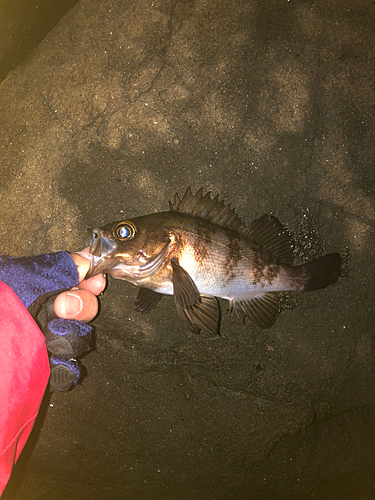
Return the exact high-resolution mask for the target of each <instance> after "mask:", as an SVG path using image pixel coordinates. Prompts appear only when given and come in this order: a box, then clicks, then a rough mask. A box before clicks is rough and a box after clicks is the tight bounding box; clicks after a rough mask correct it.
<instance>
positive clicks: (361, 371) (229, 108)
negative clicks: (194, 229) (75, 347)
mask: <svg viewBox="0 0 375 500" xmlns="http://www.w3.org/2000/svg"><path fill="white" fill-rule="evenodd" d="M374 26H375V24H374V6H373V4H372V3H371V2H363V1H355V0H353V1H350V2H349V1H344V2H343V1H332V2H329V3H327V2H323V3H309V2H304V1H299V0H296V1H293V2H292V1H290V2H289V1H286V0H285V1H279V0H277V1H276V0H273V1H269V2H262V1H260V0H256V1H241V0H240V1H236V2H233V1H229V0H221V1H218V0H209V1H203V0H202V1H164V2H152V1H151V0H147V1H146V0H138V1H137V2H131V1H119V0H118V1H105V0H104V1H101V2H99V1H95V0H90V1H89V0H82V1H81V2H80V3H79V4H77V6H76V7H75V8H74V9H72V10H71V11H70V12H69V13H68V14H67V15H66V16H65V17H64V18H63V19H62V21H61V22H60V23H59V24H58V26H57V27H56V28H55V29H54V30H53V31H52V32H51V33H50V34H49V35H48V36H47V38H46V39H45V40H44V41H43V43H41V44H40V45H39V46H38V48H37V49H36V50H35V51H34V52H33V54H32V55H31V56H30V58H29V59H28V61H27V63H26V64H25V65H24V66H23V67H19V68H18V69H17V70H15V71H14V72H13V73H11V74H9V75H8V77H7V78H6V80H4V82H3V83H2V84H1V87H0V110H1V111H0V122H1V124H0V125H1V131H2V133H1V137H0V157H1V172H2V182H1V185H0V197H1V203H2V217H1V220H0V229H1V234H3V238H2V242H1V249H0V254H1V253H9V254H12V255H23V254H28V255H30V254H37V253H41V252H47V251H53V250H61V249H67V250H69V251H73V250H78V249H80V248H82V247H84V246H85V245H86V244H87V239H86V228H87V227H89V226H91V225H93V224H95V225H97V224H101V223H103V222H110V221H111V220H114V219H117V218H121V217H123V215H124V214H125V216H126V217H133V216H138V215H142V214H146V213H150V212H153V211H160V210H166V209H167V208H168V200H169V199H170V198H172V197H173V196H174V193H175V192H176V191H179V192H180V193H183V191H184V190H185V189H186V187H187V186H189V185H191V186H192V188H193V189H197V188H199V187H200V186H203V187H204V188H205V189H207V190H213V192H214V193H215V194H216V193H220V194H221V195H222V196H224V197H225V198H226V199H227V200H228V201H230V202H231V203H232V205H233V206H235V207H237V209H238V211H239V214H240V216H242V217H243V219H244V220H245V221H246V222H248V223H249V222H251V220H252V219H254V218H256V217H258V216H260V215H262V214H263V213H273V214H274V215H276V216H277V217H278V218H279V219H280V220H281V222H283V223H284V224H285V225H286V226H287V227H288V228H289V229H290V230H291V232H292V234H293V235H294V236H296V238H297V240H298V257H299V258H300V259H303V258H313V257H314V256H316V255H319V254H321V253H324V252H328V251H339V252H341V253H342V254H343V255H344V256H345V276H344V277H342V278H341V279H340V281H339V283H338V284H337V285H335V286H333V287H330V288H328V289H326V290H322V291H318V292H312V293H310V294H306V295H300V296H298V297H297V300H296V304H294V305H293V304H292V301H291V300H290V299H289V301H288V300H287V303H288V304H289V305H290V304H292V305H293V307H292V308H291V309H287V310H285V311H283V312H282V314H281V315H280V317H279V319H278V320H277V322H276V324H275V325H274V326H273V327H272V328H270V329H268V330H265V331H261V330H260V329H258V328H256V327H254V326H253V325H251V324H248V325H245V326H244V325H241V324H240V323H239V322H238V321H237V319H236V318H235V317H233V316H230V314H229V313H228V312H227V309H226V306H224V307H223V318H222V325H221V332H222V336H221V337H217V338H212V337H206V336H204V335H193V334H190V333H189V332H188V331H187V329H186V328H185V326H184V325H183V323H182V322H181V321H180V320H179V319H178V317H177V314H176V311H175V307H174V303H173V300H172V299H171V298H165V299H163V300H162V301H161V303H160V304H159V306H158V307H157V309H155V311H153V312H152V313H150V314H149V315H145V316H143V315H140V314H138V313H135V312H134V310H133V298H134V297H135V295H136V289H135V288H134V287H132V286H131V285H129V284H126V283H123V282H118V281H114V280H110V282H109V286H108V290H107V291H106V293H105V295H104V297H103V299H102V311H101V314H100V316H99V317H98V319H97V320H96V321H95V326H96V338H97V345H96V351H95V352H93V353H91V354H89V355H88V356H87V357H86V358H85V359H84V364H85V366H86V368H87V376H86V378H85V379H84V380H83V382H82V384H81V385H80V386H79V387H77V388H76V389H74V390H73V391H71V392H68V393H64V394H61V393H59V394H54V395H53V396H52V397H51V398H49V397H47V398H46V400H45V402H44V406H43V408H42V411H41V415H40V420H39V422H38V425H37V428H36V429H35V433H34V436H33V438H32V439H31V440H30V442H29V444H28V447H27V449H26V450H25V451H24V454H23V456H22V457H21V460H20V462H19V464H18V466H17V467H16V470H15V471H14V475H13V477H12V480H11V482H10V484H9V487H8V488H7V490H6V492H5V493H4V497H3V498H4V499H5V500H10V499H17V500H34V499H35V500H36V499H38V500H39V499H48V500H49V499H56V500H65V499H68V498H69V500H75V499H82V498H89V499H93V500H94V499H102V498H106V499H118V498H126V499H137V500H138V499H142V500H143V499H144V500H149V499H155V500H156V499H157V500H159V499H163V500H167V499H171V500H172V499H173V500H175V499H178V500H184V499H186V500H193V499H197V500H198V499H199V500H200V499H206V498H207V499H208V498H210V499H218V500H219V499H220V500H223V499H229V498H235V499H240V500H245V499H260V500H262V499H267V500H268V499H270V500H274V499H276V498H277V499H288V500H293V499H296V500H297V499H298V500H299V499H301V498H304V499H305V498H306V499H307V498H308V499H322V498H324V499H336V498H339V499H342V500H345V499H348V500H349V499H350V500H352V499H355V498H358V499H359V498H373V495H374V493H373V491H374V490H373V470H374V467H375V451H374V450H375V430H374V429H375V427H374V424H373V422H374V418H375V405H374V398H375V383H374V375H375V369H374V357H373V329H374V312H373V300H374V293H375V289H374V288H375V287H374V280H373V279H372V276H373V275H374V264H373V261H374V259H373V253H374V252H373V249H374V220H375V208H374V190H373V186H374V182H375V170H374V168H373V159H374V157H375V151H374V140H373V135H374V100H375V99H374V92H373V68H374ZM222 305H223V304H222Z"/></svg>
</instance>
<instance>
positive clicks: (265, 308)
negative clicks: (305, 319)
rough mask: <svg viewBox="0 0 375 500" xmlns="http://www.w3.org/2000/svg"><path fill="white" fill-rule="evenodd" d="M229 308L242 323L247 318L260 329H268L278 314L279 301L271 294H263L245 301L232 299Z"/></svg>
mask: <svg viewBox="0 0 375 500" xmlns="http://www.w3.org/2000/svg"><path fill="white" fill-rule="evenodd" d="M229 307H230V310H231V311H232V310H233V309H234V312H235V313H236V316H237V318H238V319H239V320H240V321H241V322H242V323H244V322H245V318H246V317H247V318H249V319H251V321H253V322H254V323H255V324H256V325H258V326H259V327H260V328H269V327H270V326H272V325H273V323H274V322H275V320H276V318H277V316H278V314H279V299H278V297H277V295H274V294H273V293H263V294H262V295H257V296H256V297H251V298H249V299H245V300H235V299H232V300H231V301H230V305H229Z"/></svg>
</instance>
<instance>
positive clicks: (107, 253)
mask: <svg viewBox="0 0 375 500" xmlns="http://www.w3.org/2000/svg"><path fill="white" fill-rule="evenodd" d="M87 233H88V235H89V238H90V246H89V253H90V268H89V271H88V273H87V274H86V279H88V278H92V277H93V276H96V275H97V274H101V273H102V272H108V271H109V270H110V269H111V267H110V265H108V264H109V263H110V258H111V256H112V252H113V250H115V248H116V242H115V241H114V240H113V239H112V238H111V237H110V235H109V234H103V231H102V230H101V229H97V228H89V229H87Z"/></svg>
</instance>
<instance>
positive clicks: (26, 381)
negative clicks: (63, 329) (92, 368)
mask: <svg viewBox="0 0 375 500" xmlns="http://www.w3.org/2000/svg"><path fill="white" fill-rule="evenodd" d="M49 375H50V368H49V361H48V355H47V349H46V345H45V339H44V336H43V334H42V333H41V331H40V330H39V328H38V327H37V325H36V323H35V322H34V320H33V318H32V317H31V316H30V314H29V312H28V310H27V309H26V307H25V306H24V305H23V304H22V302H21V301H20V300H19V298H18V297H17V295H16V294H15V293H14V292H13V290H12V289H11V288H9V287H8V286H7V285H5V284H4V283H3V282H1V281H0V495H1V493H2V492H3V490H4V488H5V486H6V484H7V482H8V479H9V476H10V474H11V472H12V468H13V465H14V464H15V462H16V461H17V459H18V457H19V455H20V453H21V451H22V449H23V447H24V446H25V443H26V441H27V438H28V437H29V435H30V432H31V430H32V428H33V425H34V422H35V419H36V416H37V414H38V411H39V407H40V404H41V402H42V399H43V395H44V392H45V389H46V386H47V383H48V379H49Z"/></svg>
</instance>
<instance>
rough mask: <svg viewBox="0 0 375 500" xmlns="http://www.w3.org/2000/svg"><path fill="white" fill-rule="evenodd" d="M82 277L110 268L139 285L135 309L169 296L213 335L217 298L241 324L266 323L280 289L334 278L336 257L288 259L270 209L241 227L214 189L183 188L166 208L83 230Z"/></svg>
mask: <svg viewBox="0 0 375 500" xmlns="http://www.w3.org/2000/svg"><path fill="white" fill-rule="evenodd" d="M88 234H89V237H90V247H89V252H90V254H91V262H90V269H89V272H88V274H87V278H89V277H91V276H95V275H96V274H99V273H105V274H109V275H111V276H112V277H114V278H116V279H121V280H125V281H128V282H130V283H132V284H133V285H136V286H137V287H139V291H138V295H137V298H136V299H135V302H134V304H135V309H136V310H137V311H139V312H142V313H146V312H149V311H151V310H152V309H154V308H155V307H156V306H157V304H158V303H159V301H160V299H161V298H162V296H163V295H173V296H174V301H175V305H176V308H177V314H178V316H179V317H180V318H181V319H182V320H183V321H184V322H185V324H186V326H187V327H188V328H189V329H190V330H191V331H192V332H194V333H199V332H200V331H203V332H205V333H207V334H218V333H219V323H220V308H219V303H218V300H217V298H221V299H225V300H227V301H229V308H230V311H231V312H232V311H234V313H235V315H236V316H237V317H238V319H239V320H240V321H241V322H242V323H245V319H246V318H248V319H249V320H251V321H252V322H253V323H255V324H256V325H257V326H258V327H260V328H269V327H270V326H272V325H273V323H274V322H275V320H276V318H277V317H278V315H279V312H280V308H279V294H278V293H277V292H281V291H293V292H309V291H313V290H318V289H321V288H325V287H327V286H329V285H332V284H334V283H336V281H337V280H338V278H339V275H340V268H341V257H340V254H339V253H331V254H328V255H324V256H322V257H319V258H317V259H316V260H313V261H311V262H308V263H305V264H302V265H297V266H294V265H293V254H294V242H293V239H292V237H291V235H290V233H289V232H288V231H287V230H286V229H285V228H284V226H283V225H282V224H281V223H280V222H279V221H278V219H277V218H276V217H274V216H272V215H263V216H261V217H259V218H258V219H255V220H254V221H253V222H252V223H251V224H249V225H248V226H246V225H245V224H244V223H243V222H242V220H241V219H240V218H239V216H238V215H237V213H236V211H235V209H233V208H231V206H230V205H228V204H225V202H224V200H222V201H219V195H217V196H215V197H214V196H213V195H212V193H211V192H207V193H206V194H204V192H203V188H201V189H199V190H198V191H197V192H196V193H195V194H193V193H192V190H191V188H188V189H187V190H186V192H185V194H184V195H183V196H182V197H181V198H180V196H179V195H178V194H176V195H175V197H174V200H173V202H171V201H170V202H169V211H166V212H159V213H153V214H149V215H144V216H141V217H136V218H133V219H124V220H118V221H115V222H111V223H109V224H106V225H104V226H102V227H98V228H90V229H88Z"/></svg>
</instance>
